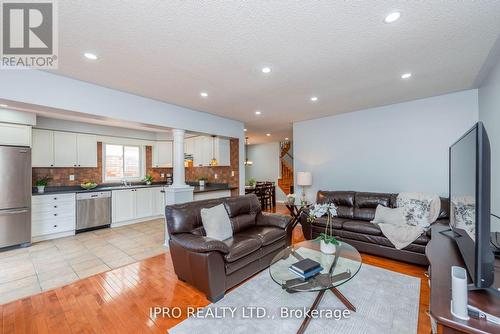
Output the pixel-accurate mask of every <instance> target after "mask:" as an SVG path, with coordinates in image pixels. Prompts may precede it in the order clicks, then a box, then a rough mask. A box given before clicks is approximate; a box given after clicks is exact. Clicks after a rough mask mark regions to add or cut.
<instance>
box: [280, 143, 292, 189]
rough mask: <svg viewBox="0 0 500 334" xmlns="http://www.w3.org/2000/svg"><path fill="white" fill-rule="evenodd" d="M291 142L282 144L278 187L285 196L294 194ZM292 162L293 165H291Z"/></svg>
mask: <svg viewBox="0 0 500 334" xmlns="http://www.w3.org/2000/svg"><path fill="white" fill-rule="evenodd" d="M290 147H291V145H290V142H289V141H284V142H281V143H280V148H281V152H280V174H281V178H279V179H278V187H280V189H281V190H282V191H283V192H284V193H285V195H288V194H291V193H293V157H292V155H291V154H290V152H289V151H290ZM290 161H291V163H290Z"/></svg>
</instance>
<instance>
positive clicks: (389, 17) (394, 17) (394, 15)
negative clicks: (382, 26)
mask: <svg viewBox="0 0 500 334" xmlns="http://www.w3.org/2000/svg"><path fill="white" fill-rule="evenodd" d="M400 17H401V13H400V12H392V13H390V14H389V15H387V16H386V17H385V19H384V22H385V23H392V22H395V21H397V20H398V19H399V18H400Z"/></svg>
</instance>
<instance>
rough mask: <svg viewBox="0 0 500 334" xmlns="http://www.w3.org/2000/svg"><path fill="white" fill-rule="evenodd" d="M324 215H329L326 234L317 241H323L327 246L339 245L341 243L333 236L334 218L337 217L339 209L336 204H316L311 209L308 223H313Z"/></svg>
mask: <svg viewBox="0 0 500 334" xmlns="http://www.w3.org/2000/svg"><path fill="white" fill-rule="evenodd" d="M324 215H327V220H326V225H325V232H323V233H320V235H319V237H318V238H317V240H321V241H322V242H324V243H326V244H332V245H338V244H339V241H338V240H337V239H335V237H334V236H333V226H332V217H336V216H337V207H336V206H335V204H333V203H327V204H318V203H316V204H314V206H312V207H311V208H310V209H309V216H308V217H307V221H308V222H310V223H312V222H314V221H315V220H316V219H317V218H320V217H323V216H324Z"/></svg>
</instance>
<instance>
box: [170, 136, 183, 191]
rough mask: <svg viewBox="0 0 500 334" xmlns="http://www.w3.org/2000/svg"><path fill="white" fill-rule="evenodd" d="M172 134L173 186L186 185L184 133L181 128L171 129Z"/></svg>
mask: <svg viewBox="0 0 500 334" xmlns="http://www.w3.org/2000/svg"><path fill="white" fill-rule="evenodd" d="M172 132H173V135H174V183H173V184H172V187H174V188H185V187H186V175H185V170H184V133H185V131H184V130H182V129H173V130H172Z"/></svg>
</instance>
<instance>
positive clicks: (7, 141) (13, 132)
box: [0, 123, 31, 146]
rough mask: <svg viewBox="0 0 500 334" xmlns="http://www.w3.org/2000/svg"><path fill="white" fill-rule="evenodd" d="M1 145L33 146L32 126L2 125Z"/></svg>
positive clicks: (0, 130) (0, 133) (0, 124)
mask: <svg viewBox="0 0 500 334" xmlns="http://www.w3.org/2000/svg"><path fill="white" fill-rule="evenodd" d="M0 145H12V146H31V126H29V125H20V124H11V123H0Z"/></svg>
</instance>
